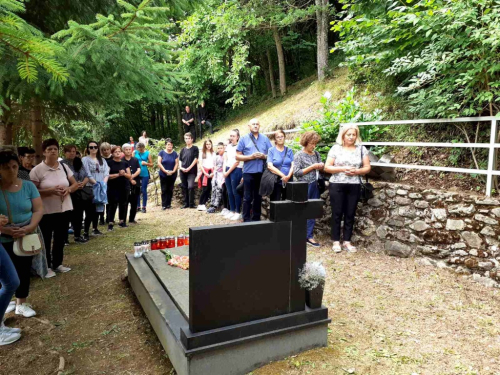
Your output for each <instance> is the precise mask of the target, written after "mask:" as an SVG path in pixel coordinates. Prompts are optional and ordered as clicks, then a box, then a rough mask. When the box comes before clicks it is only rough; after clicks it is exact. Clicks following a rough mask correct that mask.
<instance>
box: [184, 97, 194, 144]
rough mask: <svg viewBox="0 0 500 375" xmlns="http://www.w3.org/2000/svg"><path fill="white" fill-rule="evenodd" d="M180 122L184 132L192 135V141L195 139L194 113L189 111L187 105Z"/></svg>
mask: <svg viewBox="0 0 500 375" xmlns="http://www.w3.org/2000/svg"><path fill="white" fill-rule="evenodd" d="M182 124H183V128H184V133H191V134H192V136H193V142H194V141H195V140H196V129H195V125H194V114H193V113H191V109H190V108H189V106H188V105H187V106H186V112H185V113H184V114H183V115H182Z"/></svg>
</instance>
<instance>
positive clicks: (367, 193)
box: [358, 146, 373, 202]
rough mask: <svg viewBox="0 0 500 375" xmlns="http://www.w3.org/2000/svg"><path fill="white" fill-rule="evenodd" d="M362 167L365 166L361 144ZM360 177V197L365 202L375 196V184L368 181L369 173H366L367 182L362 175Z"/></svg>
mask: <svg viewBox="0 0 500 375" xmlns="http://www.w3.org/2000/svg"><path fill="white" fill-rule="evenodd" d="M361 167H363V146H361ZM358 177H359V182H360V183H361V197H360V199H361V200H362V201H363V202H366V201H367V200H369V199H372V198H373V185H372V184H370V183H369V182H368V176H367V175H365V183H363V180H362V179H361V176H358Z"/></svg>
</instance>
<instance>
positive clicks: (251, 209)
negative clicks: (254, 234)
mask: <svg viewBox="0 0 500 375" xmlns="http://www.w3.org/2000/svg"><path fill="white" fill-rule="evenodd" d="M261 179H262V173H243V186H244V189H245V190H244V193H243V221H244V222H248V221H260V213H261V210H262V207H261V204H262V196H261V195H260V194H259V188H260V180H261Z"/></svg>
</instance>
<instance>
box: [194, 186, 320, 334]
mask: <svg viewBox="0 0 500 375" xmlns="http://www.w3.org/2000/svg"><path fill="white" fill-rule="evenodd" d="M307 187H308V184H307V183H303V182H295V183H290V190H289V191H290V193H289V196H288V197H289V198H290V199H294V200H297V201H289V200H287V201H283V202H272V203H271V222H254V223H243V224H235V225H225V226H208V227H197V228H191V229H190V248H189V262H190V272H189V326H190V330H191V332H192V333H196V332H201V331H205V330H210V329H215V328H219V327H226V326H229V325H233V324H238V323H244V322H249V321H253V320H258V319H262V318H264V317H272V316H277V315H281V314H286V313H291V312H297V311H304V309H305V293H304V290H303V289H301V288H300V285H299V283H298V272H299V268H301V267H302V266H303V265H304V263H305V261H306V220H307V219H308V218H315V217H320V216H321V214H322V210H323V202H322V201H321V200H319V199H318V200H312V201H307Z"/></svg>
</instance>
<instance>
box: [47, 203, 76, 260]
mask: <svg viewBox="0 0 500 375" xmlns="http://www.w3.org/2000/svg"><path fill="white" fill-rule="evenodd" d="M70 217H71V211H66V212H58V213H56V214H47V215H43V217H42V220H40V224H39V227H40V230H41V231H42V235H43V242H44V244H45V250H46V252H47V264H48V266H49V268H52V269H54V268H57V267H59V266H60V265H61V264H62V261H63V258H64V240H65V239H66V235H67V234H68V224H69V220H70ZM52 238H54V243H52Z"/></svg>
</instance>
